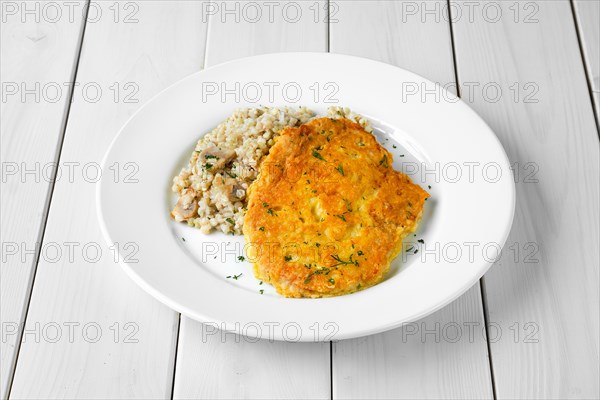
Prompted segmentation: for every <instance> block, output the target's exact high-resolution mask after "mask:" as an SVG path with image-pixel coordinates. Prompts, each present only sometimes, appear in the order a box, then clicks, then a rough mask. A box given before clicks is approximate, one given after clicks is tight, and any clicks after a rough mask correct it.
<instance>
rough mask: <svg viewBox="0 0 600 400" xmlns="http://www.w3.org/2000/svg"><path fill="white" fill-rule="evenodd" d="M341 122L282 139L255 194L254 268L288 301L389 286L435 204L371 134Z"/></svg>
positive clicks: (250, 222)
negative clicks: (406, 241)
mask: <svg viewBox="0 0 600 400" xmlns="http://www.w3.org/2000/svg"><path fill="white" fill-rule="evenodd" d="M334 111H335V110H334ZM338 111H339V110H338ZM341 114H342V115H338V117H340V118H338V119H334V118H318V119H313V120H311V121H309V122H307V123H305V124H303V125H300V126H294V127H288V128H285V129H284V130H283V131H281V132H280V133H279V136H278V138H277V139H276V140H275V144H274V145H273V146H272V147H271V149H270V152H269V154H268V155H267V156H266V157H265V158H264V159H263V160H262V162H261V164H260V169H259V171H260V173H259V175H258V178H257V179H256V181H255V182H254V183H253V184H252V185H251V186H250V188H249V193H248V205H247V211H246V214H245V217H244V223H243V232H244V236H245V238H246V242H247V244H248V246H247V247H248V250H247V252H248V259H249V260H250V261H251V262H252V263H253V264H254V272H255V275H256V277H257V278H258V279H260V280H262V281H264V282H267V283H270V284H272V285H273V286H275V288H276V289H277V291H278V292H279V293H280V294H282V295H284V296H287V297H325V296H336V295H342V294H347V293H351V292H355V291H357V290H360V289H363V288H367V287H369V286H372V285H374V284H376V283H378V282H380V281H381V280H382V279H383V277H384V275H385V274H386V272H387V271H388V270H389V267H390V263H391V261H392V259H394V258H395V257H396V255H397V254H398V252H399V251H400V249H401V246H402V240H403V238H404V237H405V236H407V235H408V234H410V233H411V232H413V231H414V230H415V229H416V227H417V224H418V222H419V220H420V218H421V214H422V212H423V206H424V203H425V200H426V199H427V198H428V196H429V195H428V193H427V192H426V191H425V190H423V189H421V187H419V186H418V185H415V184H414V183H412V181H411V180H410V178H409V177H408V176H406V175H405V174H403V173H401V172H398V171H395V170H394V169H393V168H392V155H391V153H390V152H389V151H387V150H386V149H385V148H383V147H382V146H381V145H380V144H379V143H377V140H376V139H375V137H374V136H373V135H372V134H371V133H369V132H367V131H366V130H365V128H364V126H361V124H358V123H356V122H354V121H351V120H349V119H345V118H343V114H344V112H342V113H341ZM354 119H355V120H357V118H354ZM358 120H359V119H358ZM363 125H364V124H363Z"/></svg>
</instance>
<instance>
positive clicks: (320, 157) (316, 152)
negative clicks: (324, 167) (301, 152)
mask: <svg viewBox="0 0 600 400" xmlns="http://www.w3.org/2000/svg"><path fill="white" fill-rule="evenodd" d="M312 155H313V157H315V158H318V159H319V160H321V161H327V160H325V159H324V158H323V156H322V155H321V153H319V152H318V151H316V150H313V152H312Z"/></svg>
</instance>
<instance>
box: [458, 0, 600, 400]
mask: <svg viewBox="0 0 600 400" xmlns="http://www.w3.org/2000/svg"><path fill="white" fill-rule="evenodd" d="M452 4H453V5H454V6H456V7H458V8H461V9H463V10H465V9H466V7H467V6H468V5H467V2H462V1H460V2H453V3H452ZM492 7H493V8H494V9H495V10H494V9H492ZM511 7H512V8H511ZM495 11H499V13H497V12H495ZM517 11H518V12H519V13H518V14H516V12H517ZM484 12H486V11H484V10H483V7H481V6H480V7H479V8H478V9H477V10H476V12H474V13H473V15H474V18H472V19H471V20H469V19H466V18H463V19H461V20H458V21H456V23H455V24H454V37H455V49H456V55H457V60H458V67H459V70H458V76H459V78H460V81H461V82H460V83H461V85H462V87H463V99H465V100H467V101H469V102H470V103H471V105H472V107H473V108H474V109H475V110H476V111H477V112H478V113H479V114H480V115H481V116H483V118H485V120H486V121H487V122H488V124H490V126H491V127H492V129H493V130H494V131H495V132H496V134H497V135H498V137H499V139H500V141H501V142H502V144H503V145H504V148H505V149H506V151H507V153H508V156H509V158H510V159H511V162H512V163H513V166H514V171H515V180H516V181H517V207H516V215H515V219H514V224H513V228H512V232H511V235H510V237H509V239H508V244H507V247H506V249H505V252H507V253H506V255H507V256H506V257H503V258H502V260H501V261H500V262H499V263H497V264H496V265H495V266H494V267H493V268H492V269H491V271H490V272H489V273H488V274H487V275H486V276H485V279H484V282H485V289H486V294H487V307H488V314H489V319H490V321H491V322H495V323H497V324H499V325H500V327H501V328H502V331H501V332H499V333H500V334H501V335H500V337H499V338H497V339H496V340H490V346H491V358H492V361H493V371H494V380H495V387H496V393H497V395H498V398H540V399H548V398H561V399H565V398H578V399H581V398H598V397H599V395H600V393H599V387H598V374H599V371H598V363H599V359H598V348H599V346H598V338H599V337H600V332H599V327H598V323H599V321H598V320H599V315H600V310H599V305H600V298H599V293H598V290H599V289H598V288H599V277H598V265H599V263H600V260H599V254H598V242H599V237H598V236H599V234H598V231H599V228H598V224H599V220H600V215H599V210H598V203H599V194H598V185H599V184H598V182H599V181H600V176H599V175H600V172H599V168H598V165H599V154H598V153H599V152H598V133H597V130H596V126H595V122H594V115H593V112H592V106H591V102H590V99H589V93H588V88H587V82H586V77H585V73H584V68H583V65H582V60H581V54H580V51H579V47H578V43H577V35H576V31H575V25H574V23H573V16H572V13H571V9H570V4H569V2H568V1H538V2H527V3H524V2H523V3H516V5H515V4H514V3H513V2H495V3H494V4H493V5H492V6H488V10H487V13H486V14H484ZM498 15H500V17H499V18H498ZM515 20H516V22H515ZM466 83H470V87H471V88H472V93H473V95H472V96H467V95H466V92H465V88H466V86H465V84H466ZM486 85H487V87H488V92H487V93H486V92H485V91H484V90H483V88H484V87H485V86H486ZM489 88H492V90H489ZM498 88H499V89H501V90H502V95H498V94H497V93H500V92H499V91H497V89H498ZM517 88H519V90H517ZM490 336H492V335H491V334H490Z"/></svg>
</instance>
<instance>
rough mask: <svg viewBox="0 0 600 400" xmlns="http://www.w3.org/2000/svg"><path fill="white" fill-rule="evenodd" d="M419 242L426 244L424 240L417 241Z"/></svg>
mask: <svg viewBox="0 0 600 400" xmlns="http://www.w3.org/2000/svg"><path fill="white" fill-rule="evenodd" d="M417 242H419V243H421V244H425V241H424V240H423V239H419V240H417Z"/></svg>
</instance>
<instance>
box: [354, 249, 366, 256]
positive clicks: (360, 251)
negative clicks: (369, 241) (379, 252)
mask: <svg viewBox="0 0 600 400" xmlns="http://www.w3.org/2000/svg"><path fill="white" fill-rule="evenodd" d="M356 254H358V255H359V256H362V255H364V254H365V253H363V251H362V250H359V251H358V253H356Z"/></svg>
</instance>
